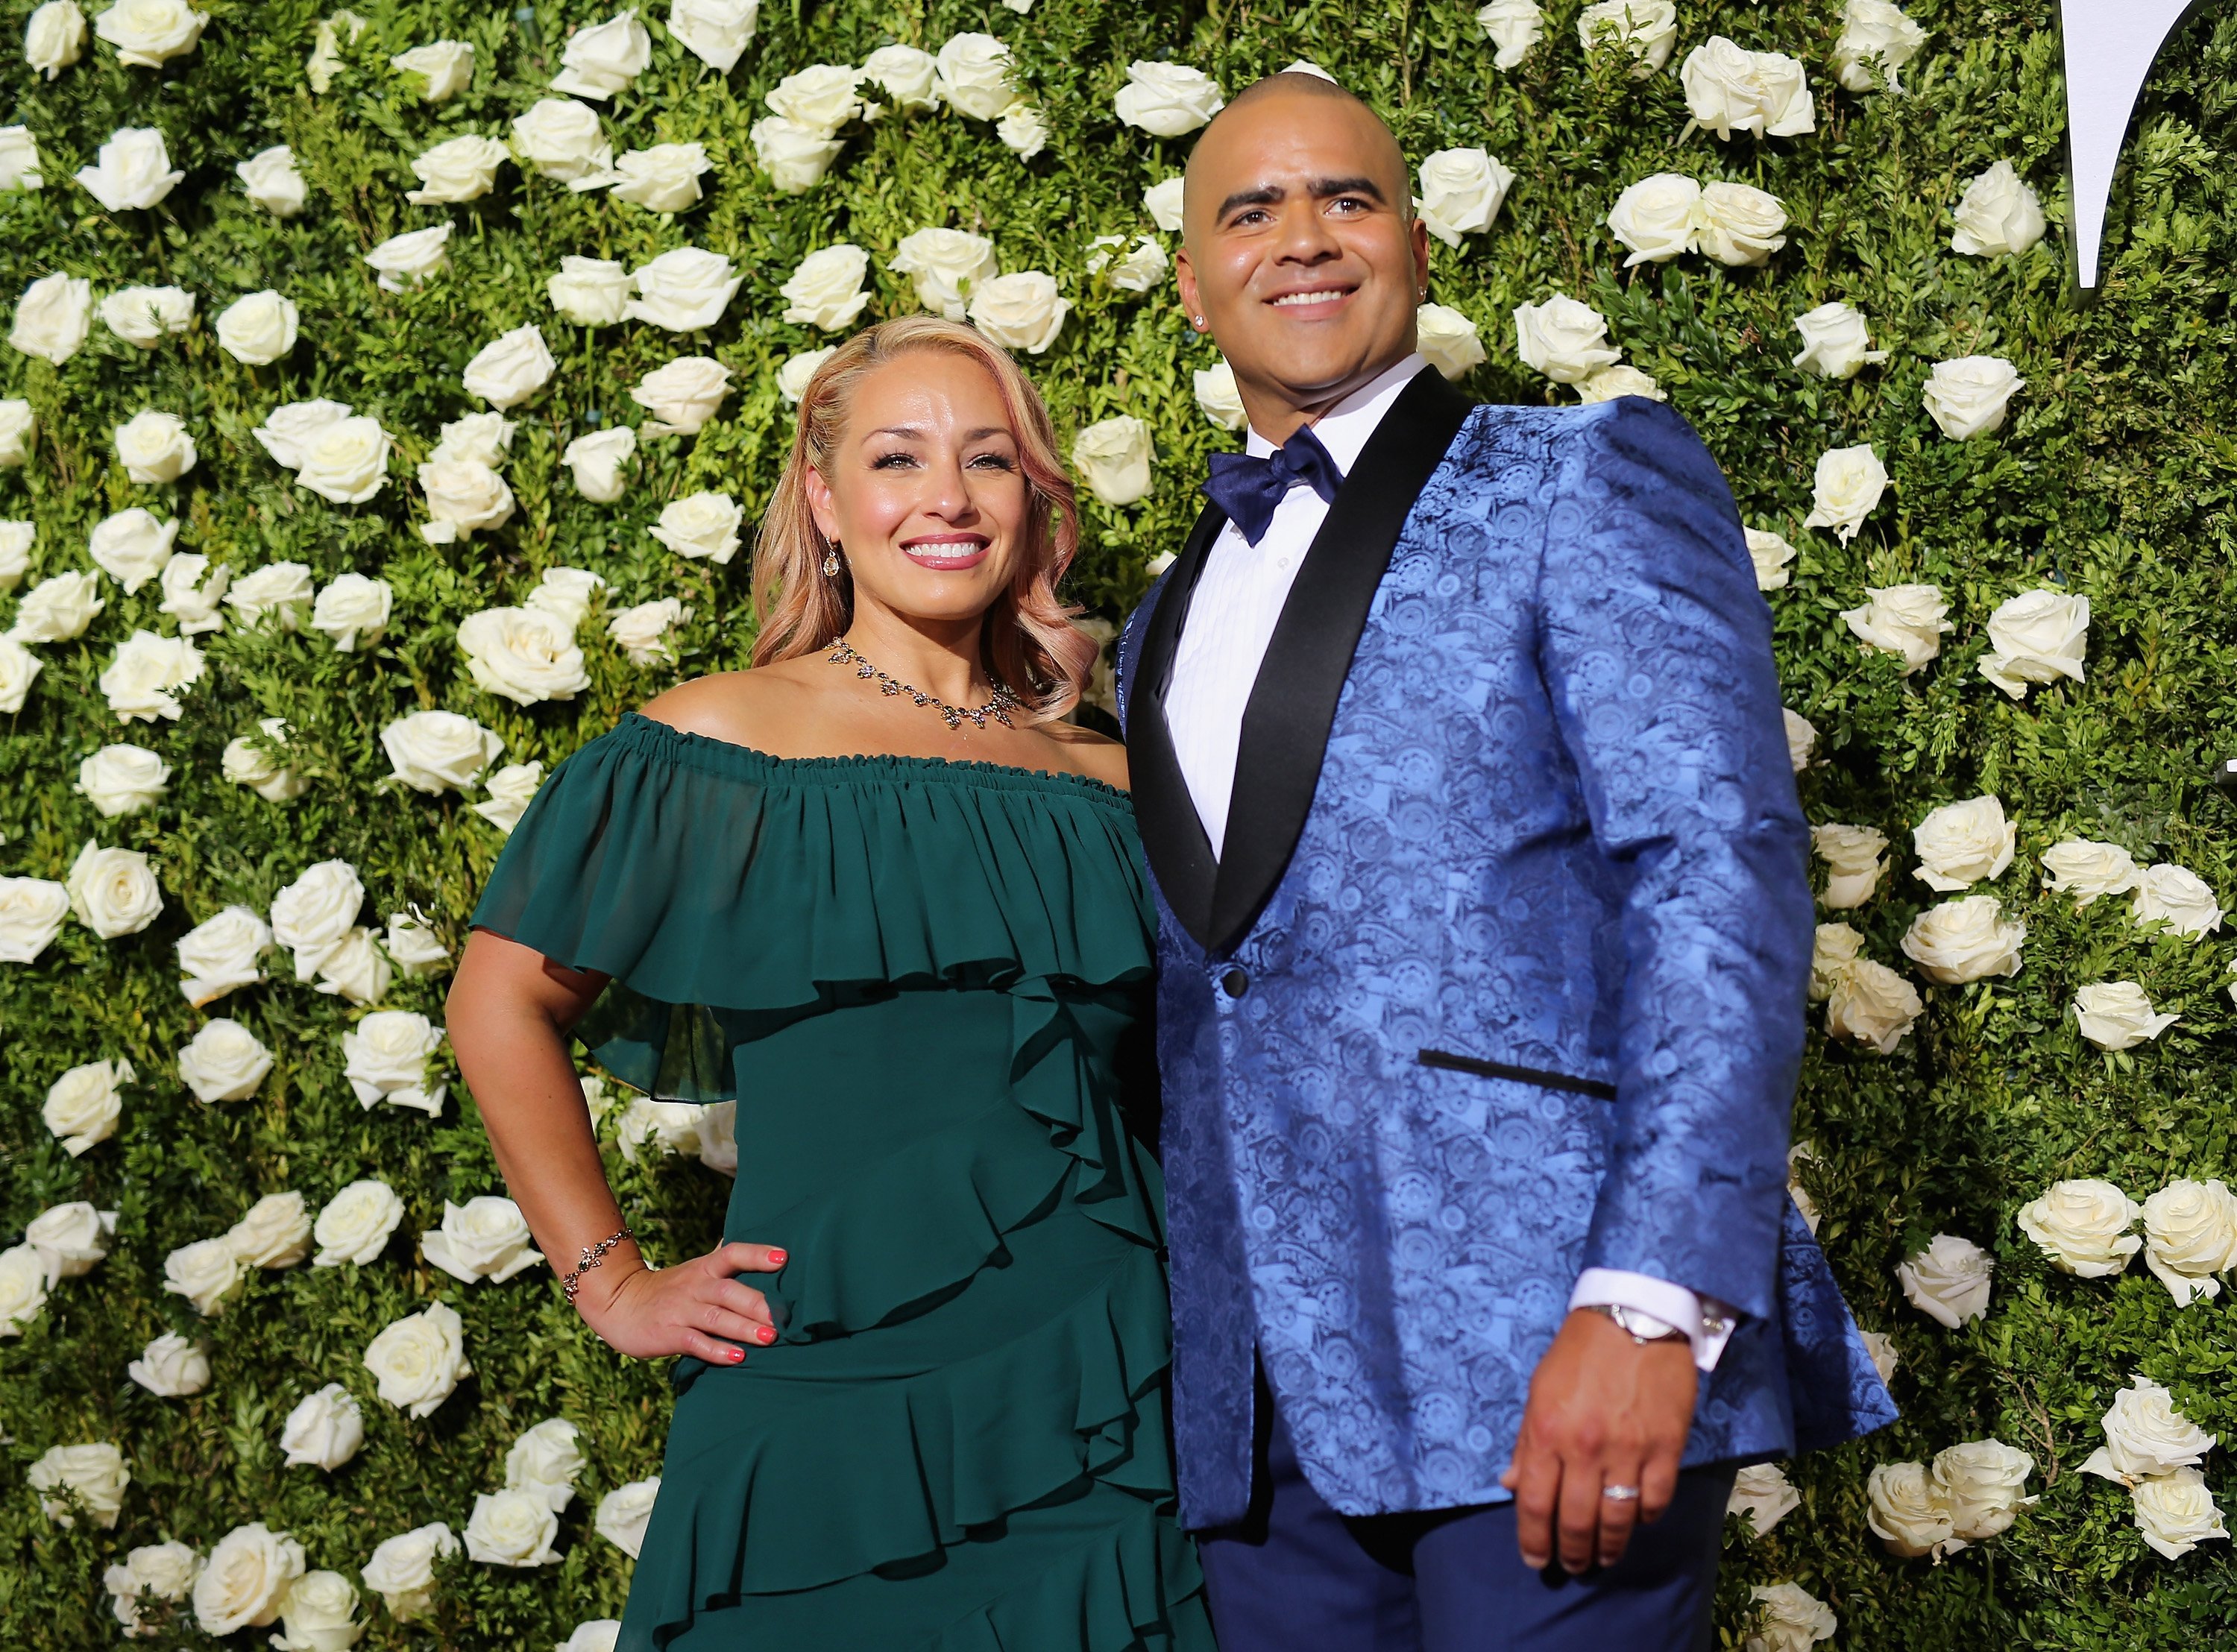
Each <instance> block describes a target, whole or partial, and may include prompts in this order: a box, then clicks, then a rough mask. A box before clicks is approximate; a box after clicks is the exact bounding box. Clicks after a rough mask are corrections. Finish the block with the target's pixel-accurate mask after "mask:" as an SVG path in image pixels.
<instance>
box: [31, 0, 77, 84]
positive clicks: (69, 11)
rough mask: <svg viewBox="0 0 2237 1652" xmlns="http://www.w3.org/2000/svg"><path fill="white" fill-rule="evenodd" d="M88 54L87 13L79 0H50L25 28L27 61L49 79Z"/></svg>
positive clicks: (35, 13) (34, 13) (33, 13)
mask: <svg viewBox="0 0 2237 1652" xmlns="http://www.w3.org/2000/svg"><path fill="white" fill-rule="evenodd" d="M84 53H85V13H84V12H82V11H81V10H78V7H77V0H46V3H45V4H44V5H42V6H40V7H39V8H38V9H37V10H35V11H34V12H32V13H31V16H30V22H29V23H26V24H25V25H24V28H23V61H24V62H25V63H29V64H30V66H31V67H32V68H33V69H37V70H38V71H39V72H40V73H41V74H43V75H44V76H46V77H47V78H48V79H49V80H52V79H54V78H55V77H56V76H57V75H60V74H61V73H62V72H63V70H64V69H68V68H69V66H70V65H71V64H73V63H76V62H77V60H78V59H79V58H80V57H81V56H83V55H84Z"/></svg>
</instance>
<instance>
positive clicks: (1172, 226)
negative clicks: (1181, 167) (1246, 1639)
mask: <svg viewBox="0 0 2237 1652" xmlns="http://www.w3.org/2000/svg"><path fill="white" fill-rule="evenodd" d="M1185 188H1186V180H1185V179H1182V178H1178V177H1173V178H1166V179H1165V180H1163V181H1160V182H1158V183H1153V184H1151V186H1150V187H1149V188H1146V189H1145V190H1144V191H1142V210H1143V211H1145V212H1146V213H1148V214H1150V221H1151V223H1153V224H1155V225H1156V226H1157V227H1158V228H1159V229H1162V230H1164V231H1165V233H1166V234H1169V235H1178V234H1179V233H1180V229H1181V201H1182V197H1183V194H1184V191H1185Z"/></svg>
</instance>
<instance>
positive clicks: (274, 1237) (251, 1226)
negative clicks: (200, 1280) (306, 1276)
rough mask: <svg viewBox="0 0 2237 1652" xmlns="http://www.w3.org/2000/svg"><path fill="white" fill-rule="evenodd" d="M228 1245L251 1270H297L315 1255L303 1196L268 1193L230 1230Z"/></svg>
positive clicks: (227, 1234) (227, 1233) (250, 1207)
mask: <svg viewBox="0 0 2237 1652" xmlns="http://www.w3.org/2000/svg"><path fill="white" fill-rule="evenodd" d="M225 1242H226V1243H227V1245H228V1246H229V1247H231V1248H232V1250H233V1254H234V1256H236V1257H237V1258H239V1259H240V1260H241V1262H242V1263H243V1264H245V1265H246V1266H247V1267H274V1268H278V1267H295V1266H297V1265H298V1264H299V1263H300V1262H301V1261H302V1260H303V1259H304V1258H305V1257H306V1256H308V1255H309V1254H311V1216H310V1213H309V1211H307V1209H306V1208H304V1205H303V1195H301V1194H300V1193H294V1192H287V1193H267V1194H266V1195H264V1197H262V1198H261V1199H259V1200H258V1201H256V1202H255V1203H254V1204H253V1205H251V1206H249V1208H248V1209H247V1213H246V1214H243V1215H242V1217H241V1220H240V1221H237V1222H235V1223H234V1225H233V1226H232V1227H230V1228H228V1229H227V1231H226V1234H225Z"/></svg>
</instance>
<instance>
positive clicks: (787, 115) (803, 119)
mask: <svg viewBox="0 0 2237 1652" xmlns="http://www.w3.org/2000/svg"><path fill="white" fill-rule="evenodd" d="M861 82H862V71H861V69H850V68H849V67H848V66H847V65H846V64H844V63H810V64H809V65H808V67H807V68H805V69H801V70H799V71H798V72H797V73H795V74H791V75H787V76H785V77H784V78H783V79H782V80H780V81H779V82H777V83H776V84H775V86H774V87H773V88H771V89H770V90H769V95H768V96H767V97H765V98H764V99H763V100H762V101H763V102H766V103H767V104H768V105H769V113H770V114H772V115H775V116H777V118H778V119H780V120H784V121H789V122H792V123H793V125H795V126H797V127H802V128H810V129H813V130H815V131H820V132H823V133H825V134H827V135H828V134H829V133H832V132H835V131H837V130H838V129H839V128H841V127H842V126H844V125H846V124H847V122H849V121H851V120H854V119H855V117H856V116H857V115H861V113H862V100H861V97H859V96H858V95H856V93H855V89H856V88H857V87H858V86H860V85H861Z"/></svg>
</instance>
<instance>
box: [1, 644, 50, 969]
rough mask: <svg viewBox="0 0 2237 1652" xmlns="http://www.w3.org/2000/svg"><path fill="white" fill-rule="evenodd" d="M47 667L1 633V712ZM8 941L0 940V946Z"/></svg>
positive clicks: (19, 706)
mask: <svg viewBox="0 0 2237 1652" xmlns="http://www.w3.org/2000/svg"><path fill="white" fill-rule="evenodd" d="M44 669H45V666H44V665H43V663H42V662H41V661H40V659H39V656H38V655H36V654H34V653H32V652H31V651H30V649H29V648H25V647H24V646H23V644H22V643H21V642H17V641H16V639H15V637H14V636H12V635H0V714H6V715H8V716H10V717H12V716H14V715H15V714H16V713H17V712H19V711H21V710H23V702H24V701H26V700H28V699H30V694H31V684H32V682H33V681H35V680H36V678H37V676H38V675H39V673H40V672H41V671H43V670H44ZM5 944H6V943H5V942H4V941H0V948H4V946H5Z"/></svg>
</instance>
